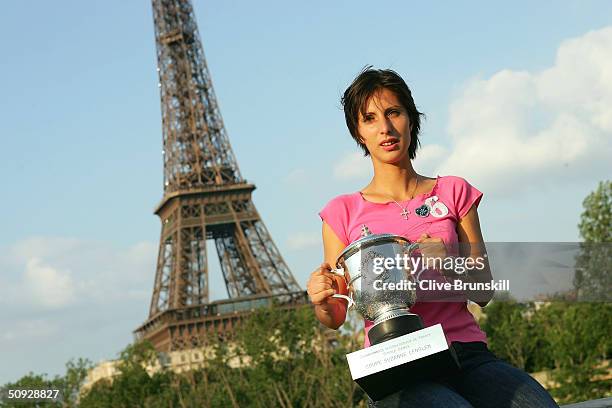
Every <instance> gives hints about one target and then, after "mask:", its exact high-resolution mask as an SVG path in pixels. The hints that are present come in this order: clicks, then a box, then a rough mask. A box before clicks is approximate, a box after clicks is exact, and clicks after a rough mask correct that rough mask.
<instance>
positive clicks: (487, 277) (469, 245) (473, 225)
mask: <svg viewBox="0 0 612 408" xmlns="http://www.w3.org/2000/svg"><path fill="white" fill-rule="evenodd" d="M457 237H458V240H459V245H460V249H461V252H460V255H461V256H463V257H471V258H473V259H476V258H481V259H483V260H484V262H483V264H484V269H482V270H475V271H472V273H469V274H468V279H470V280H471V281H473V282H489V281H491V279H492V275H491V267H490V266H489V260H488V258H487V257H486V256H485V254H486V248H485V244H484V239H483V237H482V232H481V230H480V220H479V219H478V211H477V210H476V207H472V208H471V209H470V211H468V213H467V214H466V215H465V216H464V217H463V218H462V219H461V220H459V222H458V223H457ZM466 294H467V296H468V299H470V300H473V301H474V302H476V303H477V304H478V305H479V306H481V307H484V306H486V305H487V304H488V303H489V301H490V300H491V298H492V297H493V294H494V291H493V290H491V291H482V290H480V291H474V292H473V293H470V292H468V293H466Z"/></svg>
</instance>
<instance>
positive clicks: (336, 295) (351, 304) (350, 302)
mask: <svg viewBox="0 0 612 408" xmlns="http://www.w3.org/2000/svg"><path fill="white" fill-rule="evenodd" d="M332 297H335V298H339V299H344V300H346V301H347V302H348V306H346V308H347V309H350V308H351V306H353V305H354V304H355V302H354V301H353V298H352V297H350V296H346V295H338V294H335V295H332Z"/></svg>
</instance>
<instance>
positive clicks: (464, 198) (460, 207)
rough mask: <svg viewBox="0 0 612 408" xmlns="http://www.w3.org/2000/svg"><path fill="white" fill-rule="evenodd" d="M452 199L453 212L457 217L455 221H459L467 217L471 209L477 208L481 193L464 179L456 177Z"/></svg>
mask: <svg viewBox="0 0 612 408" xmlns="http://www.w3.org/2000/svg"><path fill="white" fill-rule="evenodd" d="M453 198H454V200H455V210H456V212H457V215H458V218H457V219H458V220H460V219H462V218H463V217H465V216H466V215H467V213H468V212H469V211H470V209H471V208H472V207H475V208H478V204H480V199H481V198H482V193H481V192H480V191H479V190H478V189H477V188H476V187H474V186H473V185H471V184H470V183H468V182H467V181H466V180H465V179H462V178H461V177H456V178H455V186H454V189H453Z"/></svg>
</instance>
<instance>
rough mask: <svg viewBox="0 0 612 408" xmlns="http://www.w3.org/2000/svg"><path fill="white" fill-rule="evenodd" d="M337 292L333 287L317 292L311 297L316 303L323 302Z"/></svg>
mask: <svg viewBox="0 0 612 408" xmlns="http://www.w3.org/2000/svg"><path fill="white" fill-rule="evenodd" d="M335 293H336V292H335V291H334V290H333V289H327V290H324V291H322V292H319V293H315V294H314V295H312V296H311V297H310V300H311V301H312V303H314V304H321V303H323V302H324V301H325V300H326V299H328V298H329V297H330V296H332V295H334V294H335Z"/></svg>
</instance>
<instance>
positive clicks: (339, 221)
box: [319, 196, 349, 245]
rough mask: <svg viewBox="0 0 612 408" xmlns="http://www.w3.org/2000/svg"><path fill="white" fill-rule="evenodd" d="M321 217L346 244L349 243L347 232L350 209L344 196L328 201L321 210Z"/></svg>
mask: <svg viewBox="0 0 612 408" xmlns="http://www.w3.org/2000/svg"><path fill="white" fill-rule="evenodd" d="M319 217H321V220H322V221H325V222H326V223H327V225H329V226H330V227H331V229H332V230H333V231H334V232H335V233H336V236H337V237H338V238H339V239H340V241H342V242H343V243H344V244H345V245H348V244H349V240H348V234H347V230H348V228H347V226H348V220H349V211H348V208H347V205H346V202H345V201H344V200H343V196H340V197H336V198H334V199H332V200H331V201H330V202H328V203H327V204H326V205H325V207H323V209H322V210H321V211H320V212H319Z"/></svg>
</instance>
